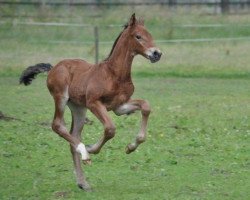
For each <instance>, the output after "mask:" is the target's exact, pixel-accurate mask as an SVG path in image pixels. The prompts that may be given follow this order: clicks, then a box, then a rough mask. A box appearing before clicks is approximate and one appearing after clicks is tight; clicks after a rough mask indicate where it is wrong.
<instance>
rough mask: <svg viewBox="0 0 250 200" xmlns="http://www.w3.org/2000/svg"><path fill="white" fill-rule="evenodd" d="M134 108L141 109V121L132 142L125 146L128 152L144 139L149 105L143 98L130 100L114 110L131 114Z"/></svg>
mask: <svg viewBox="0 0 250 200" xmlns="http://www.w3.org/2000/svg"><path fill="white" fill-rule="evenodd" d="M136 110H141V114H142V121H141V129H140V131H139V133H138V135H137V137H136V139H135V141H134V142H133V143H130V144H128V145H127V147H126V153H127V154H129V153H131V152H133V151H134V150H136V148H137V147H138V146H139V145H140V144H141V143H143V142H144V141H145V140H146V129H147V123H148V117H149V114H150V105H149V103H148V102H147V101H145V100H139V99H138V100H130V101H128V102H127V103H125V104H123V105H122V106H120V107H118V108H117V109H116V110H115V111H114V112H115V114H116V115H124V114H131V113H133V112H135V111H136Z"/></svg>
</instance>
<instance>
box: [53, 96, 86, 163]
mask: <svg viewBox="0 0 250 200" xmlns="http://www.w3.org/2000/svg"><path fill="white" fill-rule="evenodd" d="M53 97H54V100H55V115H54V120H53V123H52V129H53V130H54V131H55V132H56V133H57V134H58V135H59V136H61V137H63V138H64V139H65V140H67V141H68V142H69V143H70V144H71V145H72V146H73V147H74V148H75V149H76V151H77V152H78V153H80V154H81V155H82V160H83V161H85V160H89V154H88V152H87V150H86V148H85V146H84V144H82V143H81V142H80V140H79V139H78V138H75V137H73V136H72V135H70V134H69V132H68V131H67V128H66V127H65V122H64V118H63V114H64V110H65V106H66V104H67V102H68V99H69V98H68V95H67V94H64V95H55V96H53Z"/></svg>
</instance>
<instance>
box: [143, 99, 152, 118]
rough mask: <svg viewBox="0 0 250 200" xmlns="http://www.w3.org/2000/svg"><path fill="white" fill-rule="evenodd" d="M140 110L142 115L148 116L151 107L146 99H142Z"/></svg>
mask: <svg viewBox="0 0 250 200" xmlns="http://www.w3.org/2000/svg"><path fill="white" fill-rule="evenodd" d="M141 112H142V114H143V115H144V116H149V114H150V112H151V108H150V105H149V103H148V101H144V102H143V104H142V105H141Z"/></svg>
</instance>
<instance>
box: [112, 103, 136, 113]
mask: <svg viewBox="0 0 250 200" xmlns="http://www.w3.org/2000/svg"><path fill="white" fill-rule="evenodd" d="M137 109H138V107H137V106H136V105H133V104H128V103H126V104H123V105H121V106H120V107H118V108H117V109H116V110H115V111H114V112H115V114H116V115H124V114H130V113H133V112H134V111H136V110H137Z"/></svg>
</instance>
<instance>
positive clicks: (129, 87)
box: [20, 14, 161, 190]
mask: <svg viewBox="0 0 250 200" xmlns="http://www.w3.org/2000/svg"><path fill="white" fill-rule="evenodd" d="M137 54H140V55H142V56H144V57H145V58H147V59H149V60H150V61H151V62H152V63H154V62H157V61H159V60H160V58H161V51H160V50H159V49H158V48H156V47H155V45H154V43H153V38H152V36H151V34H150V33H149V32H148V31H147V30H146V28H145V27H144V22H143V21H142V20H137V19H136V18H135V14H133V15H132V16H131V18H130V20H129V22H128V24H127V25H125V27H124V29H123V31H122V32H121V33H120V35H119V36H118V38H117V39H116V40H115V43H114V45H113V48H112V50H111V52H110V54H109V56H108V57H107V58H106V59H105V60H103V61H102V62H100V63H99V64H90V63H88V62H86V61H84V60H80V59H65V60H62V61H60V62H59V63H58V64H57V65H55V66H54V67H52V66H51V65H50V64H44V63H39V64H37V65H35V66H31V67H28V68H27V69H26V70H24V72H23V74H22V76H21V77H20V83H24V84H25V85H28V84H30V83H31V81H32V80H33V79H34V78H35V76H36V75H37V74H38V73H41V72H45V71H49V73H48V77H47V86H48V89H49V91H50V94H51V95H52V97H53V98H54V101H55V114H54V118H53V122H52V129H53V131H55V132H56V133H57V134H58V135H59V136H61V137H63V138H64V139H65V140H67V141H68V142H69V143H70V149H71V153H72V157H73V161H74V167H75V172H76V179H77V184H78V186H79V187H80V188H81V189H83V190H90V189H91V188H90V186H89V184H88V183H87V181H86V179H85V176H84V174H83V171H82V168H81V160H82V161H83V163H84V164H90V163H91V160H90V154H96V153H99V152H100V150H101V148H102V146H103V145H104V144H105V143H106V142H107V141H108V140H109V139H111V138H113V137H114V136H115V125H114V123H113V122H112V120H111V118H110V116H109V114H108V111H113V112H114V113H115V114H116V115H124V114H130V113H133V112H135V111H136V110H140V111H141V115H142V120H141V128H140V130H139V133H138V135H137V136H136V138H135V141H134V142H132V143H130V144H128V145H127V147H126V153H128V154H129V153H131V152H133V151H134V150H135V149H136V148H137V147H138V146H139V144H141V143H142V142H144V141H145V139H146V128H147V121H148V117H149V114H150V106H149V103H148V102H147V101H145V100H141V99H131V96H132V94H133V92H134V85H133V82H132V79H131V65H132V61H133V59H134V57H135V56H136V55H137ZM66 106H68V107H69V108H70V110H71V114H72V124H71V129H70V131H68V130H67V128H66V126H65V122H64V117H63V115H64V110H65V107H66ZM87 109H89V110H90V111H91V112H92V113H93V114H94V115H95V116H96V117H97V118H98V119H99V120H100V122H101V123H102V124H103V127H104V133H103V136H102V137H101V138H100V140H99V141H98V142H97V143H95V144H93V145H86V146H85V145H84V143H83V142H81V132H82V129H83V126H84V121H85V114H86V110H87Z"/></svg>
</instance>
